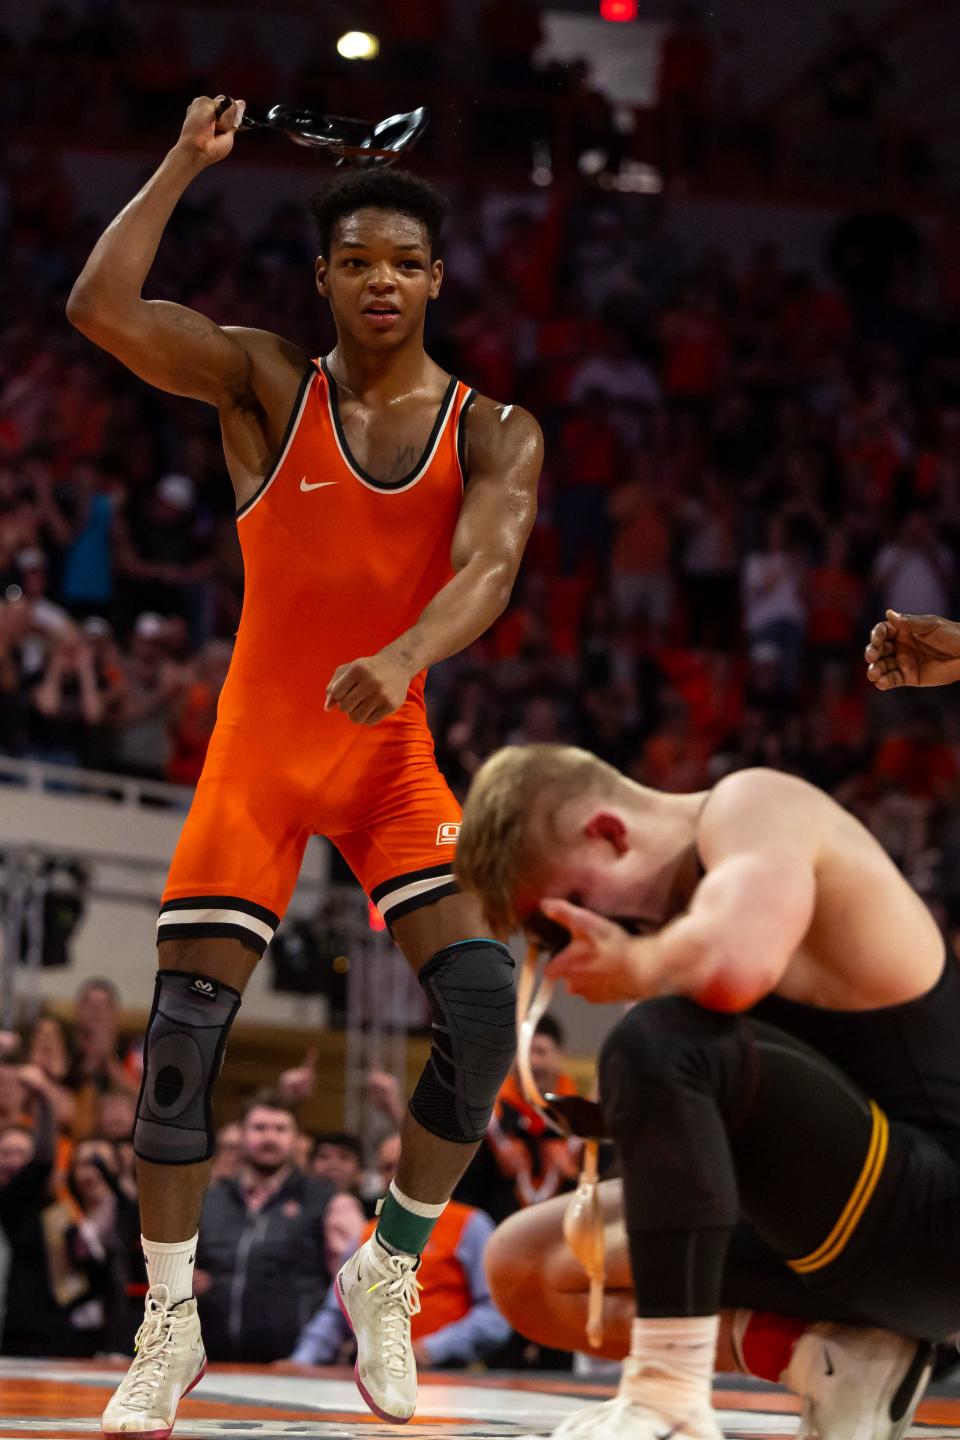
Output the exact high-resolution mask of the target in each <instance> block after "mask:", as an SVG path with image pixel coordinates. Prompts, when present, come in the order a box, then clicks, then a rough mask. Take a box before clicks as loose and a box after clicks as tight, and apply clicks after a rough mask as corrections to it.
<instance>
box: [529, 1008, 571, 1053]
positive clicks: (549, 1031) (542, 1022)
mask: <svg viewBox="0 0 960 1440" xmlns="http://www.w3.org/2000/svg"><path fill="white" fill-rule="evenodd" d="M533 1033H534V1035H546V1037H547V1039H548V1040H552V1041H553V1043H554V1045H557V1046H559V1048H560V1049H561V1050H562V1049H563V1043H564V1034H563V1026H562V1025H561V1024H560V1021H559V1020H555V1019H554V1017H553V1016H552V1015H541V1017H540V1019H539V1020H538V1021H537V1025H536V1029H535V1030H534V1032H533Z"/></svg>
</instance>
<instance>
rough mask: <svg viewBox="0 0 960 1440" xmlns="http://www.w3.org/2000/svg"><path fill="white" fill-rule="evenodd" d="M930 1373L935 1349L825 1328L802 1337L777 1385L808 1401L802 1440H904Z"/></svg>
mask: <svg viewBox="0 0 960 1440" xmlns="http://www.w3.org/2000/svg"><path fill="white" fill-rule="evenodd" d="M932 1368H933V1346H932V1345H927V1344H925V1343H923V1342H920V1341H917V1340H907V1339H905V1338H904V1337H903V1336H902V1335H895V1334H893V1332H892V1331H890V1330H878V1329H873V1328H871V1327H868V1326H862V1327H861V1326H857V1325H834V1324H832V1323H828V1322H821V1323H818V1324H816V1325H811V1326H810V1328H809V1329H808V1330H806V1331H805V1332H804V1333H803V1335H801V1337H800V1339H799V1340H798V1341H797V1343H796V1346H795V1347H794V1351H793V1356H792V1358H791V1360H790V1364H789V1365H788V1366H787V1368H786V1370H784V1372H783V1374H782V1375H781V1377H780V1379H781V1380H782V1381H783V1383H784V1385H786V1386H787V1388H788V1389H789V1390H792V1391H793V1393H794V1394H795V1395H799V1396H800V1397H801V1399H802V1400H803V1402H804V1404H803V1415H802V1417H801V1420H800V1429H799V1430H798V1432H797V1435H798V1440H813V1437H814V1436H819V1437H820V1440H900V1437H901V1436H902V1435H904V1434H905V1432H906V1430H907V1427H908V1426H909V1424H910V1421H911V1420H912V1419H913V1416H914V1412H915V1410H916V1408H917V1406H918V1405H919V1404H920V1401H921V1399H922V1398H923V1392H924V1390H926V1388H927V1381H928V1380H929V1379H930V1372H931V1369H932Z"/></svg>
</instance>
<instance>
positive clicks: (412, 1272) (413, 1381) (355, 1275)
mask: <svg viewBox="0 0 960 1440" xmlns="http://www.w3.org/2000/svg"><path fill="white" fill-rule="evenodd" d="M419 1264H420V1261H419V1258H418V1257H417V1256H416V1255H391V1254H389V1252H388V1251H386V1250H384V1248H383V1246H382V1245H381V1244H380V1243H379V1241H378V1240H377V1237H376V1236H375V1235H371V1236H370V1239H369V1240H368V1241H367V1242H366V1243H365V1244H363V1245H361V1246H360V1249H359V1250H358V1251H357V1252H356V1254H354V1255H351V1257H350V1259H349V1260H348V1261H347V1263H346V1264H345V1265H344V1266H343V1268H342V1269H341V1271H340V1273H339V1275H338V1276H337V1280H336V1292H337V1299H338V1301H339V1302H340V1309H341V1310H342V1311H343V1313H344V1316H345V1317H346V1319H347V1321H348V1322H349V1325H350V1329H351V1330H352V1331H353V1333H354V1335H355V1336H356V1337H357V1363H356V1365H355V1366H354V1369H353V1375H354V1379H355V1380H356V1382H357V1389H358V1390H359V1391H360V1394H361V1395H362V1396H363V1398H364V1400H366V1402H367V1404H368V1405H369V1406H370V1409H371V1410H372V1411H373V1413H374V1415H379V1416H380V1419H381V1420H392V1421H393V1422H394V1424H397V1425H402V1424H403V1423H404V1422H405V1421H407V1420H409V1419H410V1417H411V1416H412V1415H413V1412H414V1410H415V1409H416V1407H417V1362H416V1360H414V1358H413V1342H412V1341H411V1339H410V1319H411V1317H412V1316H413V1315H416V1314H417V1312H418V1311H419V1309H420V1295H419V1290H420V1286H419V1285H418V1284H417V1276H416V1271H417V1267H418V1266H419Z"/></svg>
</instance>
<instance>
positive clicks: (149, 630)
mask: <svg viewBox="0 0 960 1440" xmlns="http://www.w3.org/2000/svg"><path fill="white" fill-rule="evenodd" d="M166 628H167V627H166V626H165V625H164V623H163V616H162V615H157V614H156V613H155V612H154V611H153V610H144V612H143V614H142V615H138V616H137V621H136V624H135V625H134V627H133V633H134V635H139V636H140V637H141V639H143V640H159V639H160V637H161V636H162V635H163V634H164V632H165V631H166Z"/></svg>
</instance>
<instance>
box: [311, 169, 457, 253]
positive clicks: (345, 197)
mask: <svg viewBox="0 0 960 1440" xmlns="http://www.w3.org/2000/svg"><path fill="white" fill-rule="evenodd" d="M307 209H308V210H309V212H310V214H311V215H312V216H313V221H314V224H315V225H316V227H317V239H318V241H319V243H320V254H321V255H329V254H330V241H331V238H332V236H333V227H334V225H335V224H336V222H337V221H338V220H341V219H342V218H343V216H344V215H353V214H354V213H355V212H356V211H357V210H367V209H371V210H396V211H398V212H399V213H400V214H401V215H412V216H413V218H414V219H415V220H419V221H420V222H421V224H422V225H424V226H425V228H426V231H427V234H428V236H429V237H430V254H431V255H435V254H436V253H437V245H438V243H439V240H440V231H441V229H442V227H443V220H444V216H445V215H446V213H447V202H446V200H445V199H444V197H443V195H441V193H440V191H439V190H438V189H437V187H436V186H435V185H431V184H430V183H429V181H427V180H421V179H420V177H419V176H418V175H411V174H410V172H409V170H392V169H386V168H385V167H383V166H378V167H376V168H372V169H370V168H368V169H365V170H347V171H345V172H344V174H342V175H338V176H337V177H336V178H335V179H333V180H331V181H330V182H329V183H328V184H327V185H324V186H323V188H322V189H321V190H318V191H317V192H316V194H315V195H311V197H310V199H309V201H308V202H307Z"/></svg>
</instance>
